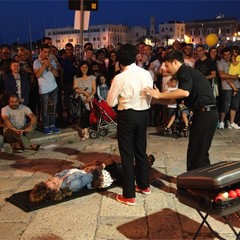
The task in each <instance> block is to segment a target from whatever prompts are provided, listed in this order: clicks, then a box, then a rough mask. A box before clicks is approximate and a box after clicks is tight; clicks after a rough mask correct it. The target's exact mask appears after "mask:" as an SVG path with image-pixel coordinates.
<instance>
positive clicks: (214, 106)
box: [198, 105, 217, 112]
mask: <svg viewBox="0 0 240 240" xmlns="http://www.w3.org/2000/svg"><path fill="white" fill-rule="evenodd" d="M216 109H217V107H216V105H207V106H205V107H202V108H200V109H198V112H210V111H212V110H216Z"/></svg>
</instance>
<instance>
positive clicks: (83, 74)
mask: <svg viewBox="0 0 240 240" xmlns="http://www.w3.org/2000/svg"><path fill="white" fill-rule="evenodd" d="M79 68H80V72H79V74H78V75H76V76H74V80H73V89H74V91H75V93H77V94H78V95H80V96H81V98H82V100H83V101H84V102H85V106H86V111H85V113H84V114H83V116H82V117H81V119H80V127H81V128H82V138H81V139H82V140H86V139H88V138H89V127H90V121H89V117H90V102H91V101H92V99H93V98H94V95H95V94H96V89H97V87H96V77H95V76H94V75H92V74H91V72H90V67H89V64H88V62H87V61H82V62H81V63H80V65H79Z"/></svg>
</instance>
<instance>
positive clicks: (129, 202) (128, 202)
mask: <svg viewBox="0 0 240 240" xmlns="http://www.w3.org/2000/svg"><path fill="white" fill-rule="evenodd" d="M116 200H117V201H118V202H120V203H124V204H126V205H129V206H134V205H136V200H135V198H125V197H124V196H122V195H117V197H116Z"/></svg>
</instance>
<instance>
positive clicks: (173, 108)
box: [164, 78, 178, 134]
mask: <svg viewBox="0 0 240 240" xmlns="http://www.w3.org/2000/svg"><path fill="white" fill-rule="evenodd" d="M177 89H178V81H177V79H175V78H171V79H170V82H169V86H167V87H166V91H167V92H172V91H175V90H177ZM176 113H177V103H173V104H168V105H167V114H168V119H169V121H168V124H167V127H165V129H164V133H166V134H172V129H171V127H172V125H173V123H174V121H175V119H176Z"/></svg>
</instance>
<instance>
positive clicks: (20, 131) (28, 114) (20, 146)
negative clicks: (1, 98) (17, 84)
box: [1, 95, 41, 153]
mask: <svg viewBox="0 0 240 240" xmlns="http://www.w3.org/2000/svg"><path fill="white" fill-rule="evenodd" d="M1 116H2V119H3V121H4V128H3V134H4V138H5V141H6V142H8V143H10V144H11V145H12V148H13V151H14V152H18V153H21V152H23V151H24V149H25V148H30V149H32V150H35V151H37V150H39V149H40V147H41V145H37V144H33V143H31V141H30V137H31V135H32V133H33V132H34V130H35V126H36V122H37V118H36V116H35V115H34V114H33V113H32V111H31V110H30V108H28V107H27V106H25V105H23V104H20V103H19V98H18V96H16V95H10V96H9V99H8V105H7V106H5V107H3V108H2V110H1ZM28 120H29V121H28Z"/></svg>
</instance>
